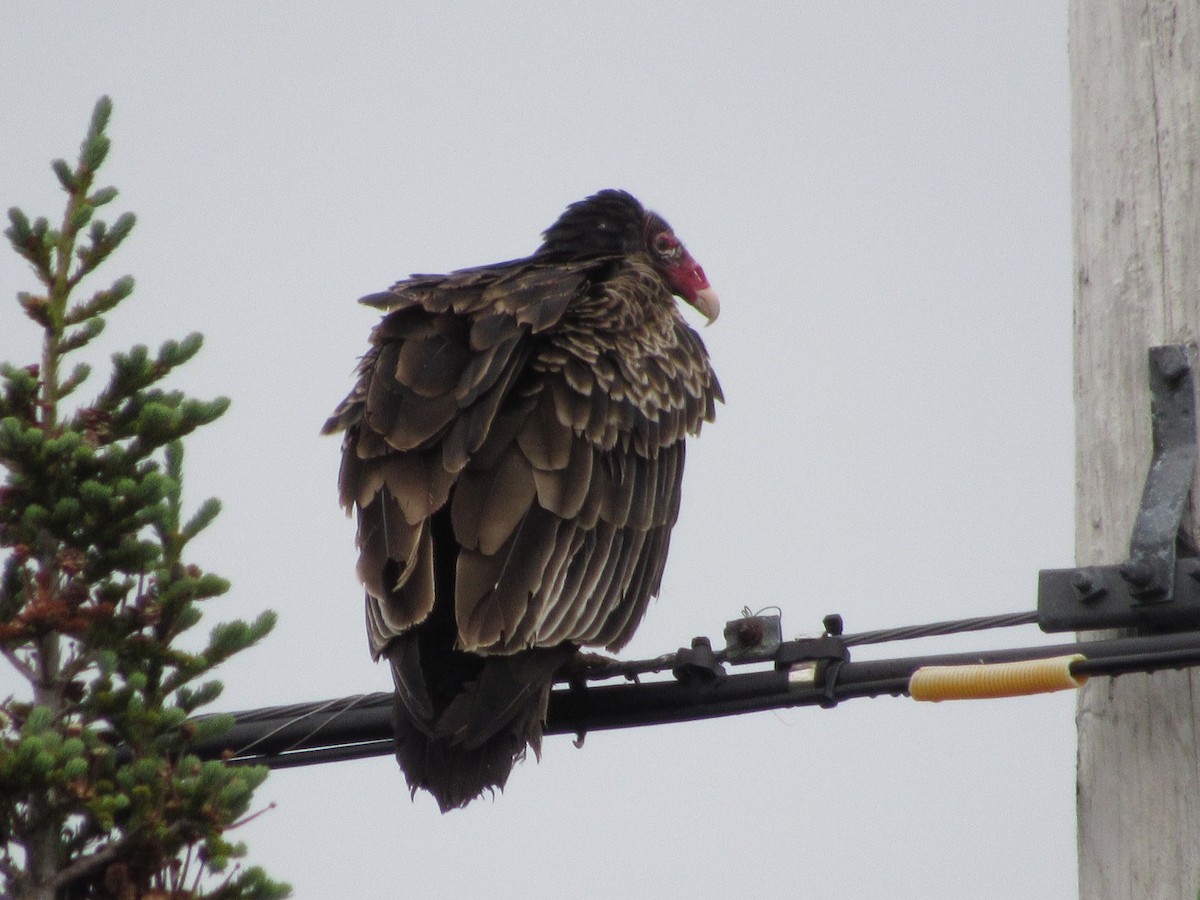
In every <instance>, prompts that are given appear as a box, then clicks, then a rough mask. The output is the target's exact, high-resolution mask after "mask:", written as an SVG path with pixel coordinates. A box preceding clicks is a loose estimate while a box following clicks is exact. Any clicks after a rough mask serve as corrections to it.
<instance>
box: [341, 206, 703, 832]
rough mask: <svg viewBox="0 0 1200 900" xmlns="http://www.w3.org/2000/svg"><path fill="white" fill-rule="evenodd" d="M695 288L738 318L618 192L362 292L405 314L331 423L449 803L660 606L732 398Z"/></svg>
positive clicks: (407, 733) (413, 781) (387, 650)
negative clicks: (554, 695)
mask: <svg viewBox="0 0 1200 900" xmlns="http://www.w3.org/2000/svg"><path fill="white" fill-rule="evenodd" d="M675 295H678V296H679V297H682V298H683V299H684V300H686V301H687V302H688V303H690V304H691V305H692V306H694V307H695V308H696V309H697V310H699V311H700V312H701V313H702V314H703V315H704V316H705V317H706V318H707V319H708V320H709V321H711V320H713V319H715V318H716V317H717V312H718V308H719V307H718V303H717V296H716V293H715V292H714V291H713V290H712V289H711V288H710V287H709V285H708V280H707V279H706V278H705V276H704V270H703V269H701V268H700V266H699V265H697V263H696V262H695V260H693V259H692V257H691V255H690V254H689V253H688V252H687V250H686V249H684V246H683V244H682V243H680V241H679V239H678V238H676V236H675V234H674V232H673V231H672V230H671V228H670V226H669V225H668V224H667V223H666V222H665V221H664V220H663V219H662V218H661V217H660V216H658V215H656V214H655V213H653V212H649V211H647V210H646V209H644V208H643V207H642V205H641V204H640V203H639V202H638V201H637V200H636V199H634V198H633V197H632V196H631V195H630V194H628V193H626V192H624V191H616V190H605V191H601V192H599V193H597V194H595V195H594V196H592V197H589V198H587V199H586V200H581V201H579V202H578V203H574V204H572V205H571V206H569V207H568V208H567V210H566V211H565V212H564V213H563V214H562V216H561V217H560V218H559V219H558V221H556V222H555V223H554V224H553V225H551V226H550V227H549V228H548V229H547V230H546V231H545V232H544V233H543V241H542V244H541V246H540V247H539V248H538V250H537V251H536V252H535V253H534V254H533V255H532V256H529V257H526V258H524V259H518V260H513V261H511V262H503V263H498V264H496V265H490V266H482V267H479V268H473V269H462V270H460V271H457V272H452V273H450V274H449V275H414V276H413V277H411V278H409V279H407V280H405V281H401V282H399V283H397V284H395V285H393V286H392V287H391V288H390V289H389V290H387V291H384V292H383V293H379V294H372V295H370V296H368V297H364V298H363V300H362V302H363V303H365V304H367V305H369V306H373V307H376V308H378V309H380V310H383V312H384V316H383V318H382V320H381V321H380V322H379V323H378V324H377V325H376V326H375V328H374V330H373V331H372V333H371V347H370V349H369V350H368V351H367V353H366V355H365V356H364V357H363V358H362V361H361V362H360V364H359V366H358V369H357V373H356V375H357V383H356V384H355V386H354V389H353V390H352V391H351V392H350V395H349V396H348V397H347V398H346V399H345V400H344V401H343V402H342V404H341V405H340V406H339V407H338V408H337V410H336V411H335V412H334V414H333V416H332V417H331V418H330V419H329V421H328V422H326V423H325V427H324V429H323V432H324V433H326V434H329V433H333V432H338V431H345V438H344V443H343V448H342V465H341V473H340V478H339V484H340V489H341V501H342V504H343V505H344V506H345V507H346V508H347V510H349V509H350V508H351V507H355V508H357V510H358V539H357V545H358V550H359V557H358V575H359V578H361V579H362V582H363V584H364V586H365V587H366V602H367V634H368V636H369V639H370V646H371V652H372V654H373V655H374V657H375V658H376V659H379V658H380V657H387V659H388V661H389V662H390V664H391V668H392V673H393V676H394V680H395V685H396V708H395V735H396V755H397V758H398V760H399V762H400V766H401V768H402V769H403V770H404V773H405V776H406V778H407V779H408V784H409V787H410V788H411V790H412V793H413V794H414V795H415V794H416V791H417V789H418V788H424V789H427V790H429V791H430V792H431V793H433V795H434V796H435V797H436V798H437V801H438V803H439V805H440V806H441V808H442V810H443V811H446V810H449V809H453V808H455V807H461V806H465V805H466V804H467V803H468V802H470V801H471V800H472V799H474V798H475V797H476V796H478V795H480V794H481V793H482V792H483V791H484V790H486V789H489V788H490V789H495V788H497V787H499V788H503V787H504V783H505V781H506V780H507V778H508V774H509V772H510V771H511V769H512V766H513V763H514V762H515V761H516V760H517V759H520V758H522V757H523V756H524V753H525V749H526V747H532V748H533V750H534V753H535V754H540V749H541V737H542V724H543V722H544V719H545V715H546V705H547V702H548V698H549V695H550V686H551V684H552V683H553V680H554V676H555V673H556V672H557V671H558V670H560V669H561V668H562V666H563V665H564V664H565V663H566V662H567V661H568V660H569V659H570V658H571V657H572V656H573V655H574V654H575V653H576V652H577V651H578V649H579V648H580V647H581V646H601V647H607V648H608V649H610V650H616V649H618V648H620V647H621V646H623V645H624V644H625V643H626V642H627V641H628V640H629V638H630V637H631V636H632V634H633V631H634V629H635V628H636V627H637V625H638V622H639V621H640V620H641V618H642V615H643V613H644V612H645V611H646V606H647V604H648V602H649V600H650V598H651V597H652V596H654V595H655V594H656V593H657V592H658V588H659V582H660V581H661V579H662V574H663V564H664V562H665V560H666V556H667V545H668V543H669V542H670V538H671V528H672V526H673V525H674V524H675V520H676V517H677V515H678V513H679V485H680V479H681V478H682V476H683V459H684V439H685V437H686V436H687V435H688V434H695V433H697V432H698V431H699V430H700V426H701V423H703V422H705V421H712V419H713V415H714V407H715V403H716V401H717V400H722V399H723V398H722V395H721V388H720V385H719V384H718V383H717V379H716V376H715V375H714V374H713V370H712V368H711V367H710V365H709V361H708V353H707V351H706V350H705V348H704V344H703V342H702V341H701V340H700V337H699V336H698V335H697V334H696V332H694V331H693V330H692V329H691V328H690V327H688V325H687V324H686V323H685V322H684V319H683V316H682V315H681V313H680V311H679V309H678V307H677V306H676V303H675Z"/></svg>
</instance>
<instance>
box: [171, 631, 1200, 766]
mask: <svg viewBox="0 0 1200 900" xmlns="http://www.w3.org/2000/svg"><path fill="white" fill-rule="evenodd" d="M821 641H828V639H827V638H826V639H821ZM816 644H818V642H813V641H810V642H805V641H791V642H786V643H785V644H784V645H783V646H782V647H781V648H780V654H781V655H780V656H779V658H780V659H785V658H786V659H789V660H794V659H795V660H799V661H800V662H801V663H804V662H805V659H806V658H805V657H804V656H803V653H804V652H805V649H806V647H809V646H813V645H816ZM784 651H787V653H786V654H785V653H784ZM1075 653H1082V654H1083V655H1084V656H1086V657H1087V658H1086V659H1085V660H1082V661H1077V662H1075V663H1073V664H1072V665H1071V671H1072V673H1073V674H1075V675H1081V676H1082V675H1089V676H1096V675H1108V676H1112V675H1119V674H1123V673H1127V672H1135V671H1142V672H1148V671H1156V670H1158V669H1164V668H1181V667H1185V666H1193V665H1200V632H1183V633H1174V634H1163V635H1150V636H1137V637H1123V638H1112V639H1108V640H1099V641H1084V642H1080V643H1073V644H1059V645H1053V646H1042V647H1024V648H1013V649H1005V650H988V651H983V652H979V653H956V654H942V655H927V656H917V657H908V658H901V659H886V660H868V661H864V662H853V661H843V660H840V659H837V660H835V659H833V657H830V656H825V657H822V658H819V659H815V660H808V664H806V665H800V666H796V665H790V666H789V667H785V668H779V669H775V668H773V669H770V670H767V671H754V672H746V673H736V674H725V675H718V676H717V677H699V676H698V677H692V678H685V679H683V680H678V679H668V680H658V681H650V682H644V683H632V684H601V685H592V686H587V687H584V686H582V684H581V683H576V684H575V685H574V686H569V687H561V688H557V689H555V690H554V691H552V692H551V696H550V705H549V710H548V715H547V722H546V732H547V733H548V734H584V733H586V732H588V731H599V730H605V729H613V728H629V727H635V726H640V725H657V724H664V723H668V722H684V721H693V720H698V719H706V718H713V717H718V716H728V715H737V714H741V713H746V712H756V711H762V710H768V709H781V708H785V707H791V706H818V705H820V706H831V705H834V704H836V703H838V702H840V701H842V700H848V699H853V698H857V697H876V696H881V695H885V694H886V695H903V694H905V693H907V691H908V681H909V678H910V677H911V676H912V674H913V672H915V671H916V670H917V669H919V668H922V667H924V666H930V665H942V666H945V665H951V666H952V665H970V664H976V663H1000V662H1015V661H1020V660H1033V659H1044V658H1048V657H1054V656H1065V655H1070V654H1075ZM831 662H837V663H838V664H837V665H836V666H834V667H833V668H835V669H836V675H837V677H836V679H826V678H825V672H826V669H827V668H829V665H830V663H831ZM392 703H393V696H392V695H391V694H386V693H379V694H365V695H359V696H356V697H349V698H346V699H344V700H329V701H324V702H322V703H306V704H296V705H292V706H285V707H272V708H267V709H258V710H250V711H248V712H241V713H234V718H235V724H234V726H233V728H231V729H230V730H229V731H228V732H227V733H226V734H224V735H222V736H221V737H220V738H218V739H215V740H208V741H204V742H200V743H197V744H196V745H195V746H194V748H193V749H194V751H195V752H196V753H197V754H198V755H200V756H201V757H203V758H210V759H211V758H226V759H231V760H234V761H237V762H245V763H260V764H264V765H267V766H269V767H271V768H287V767H291V766H299V765H314V764H317V763H323V762H334V761H338V760H345V759H359V758H364V757H367V756H384V755H388V754H390V753H391V752H392V741H391V715H392Z"/></svg>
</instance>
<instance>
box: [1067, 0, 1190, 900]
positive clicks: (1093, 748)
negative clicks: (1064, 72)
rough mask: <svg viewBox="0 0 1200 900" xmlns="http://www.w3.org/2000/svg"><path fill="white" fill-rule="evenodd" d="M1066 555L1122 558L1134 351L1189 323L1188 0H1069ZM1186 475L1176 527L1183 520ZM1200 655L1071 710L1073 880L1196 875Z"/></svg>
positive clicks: (1083, 886) (1134, 424)
mask: <svg viewBox="0 0 1200 900" xmlns="http://www.w3.org/2000/svg"><path fill="white" fill-rule="evenodd" d="M1068 44H1069V53H1070V63H1071V89H1072V110H1071V132H1072V147H1073V151H1072V157H1073V158H1072V166H1073V177H1072V206H1073V219H1074V228H1075V404H1076V407H1075V409H1076V411H1075V428H1076V431H1075V434H1076V514H1075V535H1076V557H1077V563H1078V564H1079V565H1093V564H1101V563H1115V562H1120V561H1121V560H1123V559H1125V558H1126V557H1127V556H1128V552H1129V546H1128V544H1129V536H1130V531H1131V529H1132V527H1133V522H1134V518H1135V516H1136V513H1137V507H1138V502H1139V500H1140V495H1141V489H1142V485H1143V482H1144V479H1145V475H1146V468H1147V463H1148V461H1149V459H1150V419H1149V409H1150V406H1149V389H1148V384H1147V353H1146V351H1147V349H1148V348H1149V347H1151V346H1152V345H1155V344H1173V343H1185V342H1189V341H1191V342H1194V341H1195V340H1196V338H1197V334H1198V333H1200V0H1176V2H1169V0H1148V2H1147V0H1142V2H1137V3H1135V2H1132V0H1072V2H1071V7H1070V36H1069V40H1068ZM1198 500H1200V495H1198V494H1197V490H1196V486H1195V485H1193V490H1192V496H1191V509H1190V510H1189V512H1188V513H1187V514H1185V520H1186V521H1185V523H1184V524H1185V528H1187V529H1188V530H1189V531H1190V532H1191V533H1192V534H1193V535H1195V534H1196V524H1197V521H1196V510H1197V509H1200V504H1198V503H1197V501H1198ZM1198 716H1200V670H1196V669H1190V670H1184V671H1180V672H1163V673H1159V674H1155V675H1124V676H1121V677H1120V678H1115V679H1109V678H1097V679H1094V680H1092V681H1091V682H1090V683H1089V684H1088V685H1087V686H1086V687H1085V689H1084V690H1083V691H1082V693H1081V695H1080V699H1079V708H1078V729H1079V770H1078V797H1079V800H1078V824H1079V892H1080V896H1081V897H1084V898H1129V900H1142V898H1147V897H1154V898H1172V897H1179V898H1188V900H1195V898H1196V896H1197V890H1198V889H1200V741H1198V740H1197V729H1198V727H1200V725H1198Z"/></svg>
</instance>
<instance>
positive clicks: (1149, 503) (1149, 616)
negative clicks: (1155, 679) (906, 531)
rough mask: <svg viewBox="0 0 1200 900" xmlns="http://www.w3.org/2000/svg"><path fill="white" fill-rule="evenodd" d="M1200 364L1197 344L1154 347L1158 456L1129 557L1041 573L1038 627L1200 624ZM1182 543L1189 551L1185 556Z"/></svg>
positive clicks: (1160, 627) (1074, 628)
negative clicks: (1197, 517)
mask: <svg viewBox="0 0 1200 900" xmlns="http://www.w3.org/2000/svg"><path fill="white" fill-rule="evenodd" d="M1196 362H1197V351H1196V347H1195V346H1194V345H1191V344H1172V345H1169V346H1164V347H1153V348H1151V350H1150V367H1149V368H1150V421H1151V431H1152V434H1153V440H1154V453H1153V458H1152V459H1151V461H1150V469H1149V471H1148V473H1147V474H1146V484H1145V487H1144V488H1143V490H1142V500H1141V504H1140V505H1139V506H1138V514H1137V520H1136V521H1135V522H1134V526H1133V534H1132V536H1131V538H1130V541H1129V559H1128V560H1126V561H1125V562H1123V563H1121V564H1120V565H1112V566H1089V567H1086V568H1077V569H1043V570H1042V571H1041V572H1039V573H1038V624H1039V625H1040V626H1041V628H1042V630H1043V631H1048V632H1052V631H1091V630H1098V629H1104V628H1130V627H1132V628H1138V629H1140V630H1142V631H1170V630H1179V629H1182V628H1194V627H1197V626H1198V625H1200V561H1196V560H1195V559H1194V556H1195V550H1194V548H1192V547H1190V546H1189V545H1187V543H1186V541H1185V539H1184V537H1183V534H1182V532H1181V530H1180V526H1181V524H1182V522H1183V514H1184V510H1185V509H1186V508H1187V501H1188V494H1189V493H1190V491H1191V487H1192V479H1193V476H1194V474H1195V470H1196V459H1197V453H1198V451H1197V412H1196V410H1197V398H1196V384H1195V376H1194V372H1195V369H1196ZM1181 548H1182V549H1183V552H1184V553H1185V555H1184V556H1183V557H1182V558H1177V557H1178V555H1179V551H1180V549H1181Z"/></svg>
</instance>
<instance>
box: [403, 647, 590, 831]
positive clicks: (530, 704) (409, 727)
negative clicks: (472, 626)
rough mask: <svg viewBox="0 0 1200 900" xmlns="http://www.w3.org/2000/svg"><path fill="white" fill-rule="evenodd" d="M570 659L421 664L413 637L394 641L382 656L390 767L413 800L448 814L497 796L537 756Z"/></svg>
mask: <svg viewBox="0 0 1200 900" xmlns="http://www.w3.org/2000/svg"><path fill="white" fill-rule="evenodd" d="M574 653H575V647H573V646H572V645H569V644H564V645H561V646H559V647H548V648H538V649H532V650H524V651H521V652H519V653H514V654H512V655H510V656H493V657H478V656H469V655H468V654H464V653H460V652H458V651H453V652H452V653H450V654H449V655H448V656H447V655H446V654H426V655H425V659H422V655H421V652H420V644H419V642H418V640H417V636H416V634H413V633H409V634H406V635H402V636H400V637H399V638H397V639H396V640H394V641H393V642H392V644H391V646H389V648H388V650H387V656H388V659H389V661H390V662H391V665H392V675H393V677H394V679H395V682H396V702H395V707H394V716H393V729H394V733H395V738H396V759H397V761H398V762H399V763H400V768H401V769H402V770H403V771H404V775H405V778H406V779H407V780H408V786H409V789H410V790H411V792H412V793H413V794H414V795H415V794H416V792H417V791H418V790H427V791H429V792H430V793H431V794H433V796H434V797H435V798H436V799H437V802H438V805H439V806H440V807H441V809H442V812H447V811H449V810H451V809H457V808H460V807H463V806H466V805H467V804H468V803H470V802H471V801H472V800H474V799H475V798H476V797H478V796H480V795H481V794H483V792H484V791H488V790H491V791H495V790H496V789H497V788H499V789H503V788H504V785H505V783H506V782H507V781H508V776H509V773H510V772H511V771H512V767H513V765H514V763H516V762H517V761H518V760H520V759H523V758H524V756H525V750H526V748H527V747H532V748H533V752H534V754H535V755H539V754H540V752H541V742H542V724H543V722H544V721H545V718H546V705H547V702H548V701H549V698H550V687H551V685H552V684H553V681H554V675H555V673H556V672H557V671H558V670H559V669H560V668H561V667H562V665H563V664H564V663H565V662H566V661H567V660H568V659H570V657H571V656H572V655H573V654H574Z"/></svg>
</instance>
